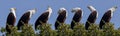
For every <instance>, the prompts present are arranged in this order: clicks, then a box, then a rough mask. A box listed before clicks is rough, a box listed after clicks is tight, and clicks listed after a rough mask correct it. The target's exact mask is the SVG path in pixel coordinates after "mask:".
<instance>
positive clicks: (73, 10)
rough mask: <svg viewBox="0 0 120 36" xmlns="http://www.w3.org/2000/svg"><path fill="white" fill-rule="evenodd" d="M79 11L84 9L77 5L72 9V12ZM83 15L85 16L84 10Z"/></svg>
mask: <svg viewBox="0 0 120 36" xmlns="http://www.w3.org/2000/svg"><path fill="white" fill-rule="evenodd" d="M78 11H82V10H81V8H79V7H76V8H73V9H72V12H78ZM82 16H83V11H82Z"/></svg>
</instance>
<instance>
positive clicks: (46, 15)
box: [35, 7, 52, 30]
mask: <svg viewBox="0 0 120 36" xmlns="http://www.w3.org/2000/svg"><path fill="white" fill-rule="evenodd" d="M51 13H52V8H51V7H48V9H47V10H46V11H45V12H44V13H42V14H41V15H40V16H39V17H38V19H37V20H36V22H35V30H37V27H38V25H43V24H44V23H47V21H48V19H49V18H50V15H51Z"/></svg>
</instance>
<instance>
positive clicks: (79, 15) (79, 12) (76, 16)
mask: <svg viewBox="0 0 120 36" xmlns="http://www.w3.org/2000/svg"><path fill="white" fill-rule="evenodd" d="M72 12H73V13H75V14H74V16H73V18H72V22H71V29H73V28H74V26H75V25H76V22H77V23H79V21H80V20H81V18H82V16H83V11H82V10H81V8H79V7H76V8H73V9H72Z"/></svg>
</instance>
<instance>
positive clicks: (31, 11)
mask: <svg viewBox="0 0 120 36" xmlns="http://www.w3.org/2000/svg"><path fill="white" fill-rule="evenodd" d="M28 11H29V12H30V18H31V17H32V15H33V14H35V12H36V10H35V9H33V10H28Z"/></svg>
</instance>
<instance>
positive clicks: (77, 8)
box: [72, 7, 81, 12]
mask: <svg viewBox="0 0 120 36" xmlns="http://www.w3.org/2000/svg"><path fill="white" fill-rule="evenodd" d="M79 10H81V8H79V7H76V8H73V9H72V12H77V11H79Z"/></svg>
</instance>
